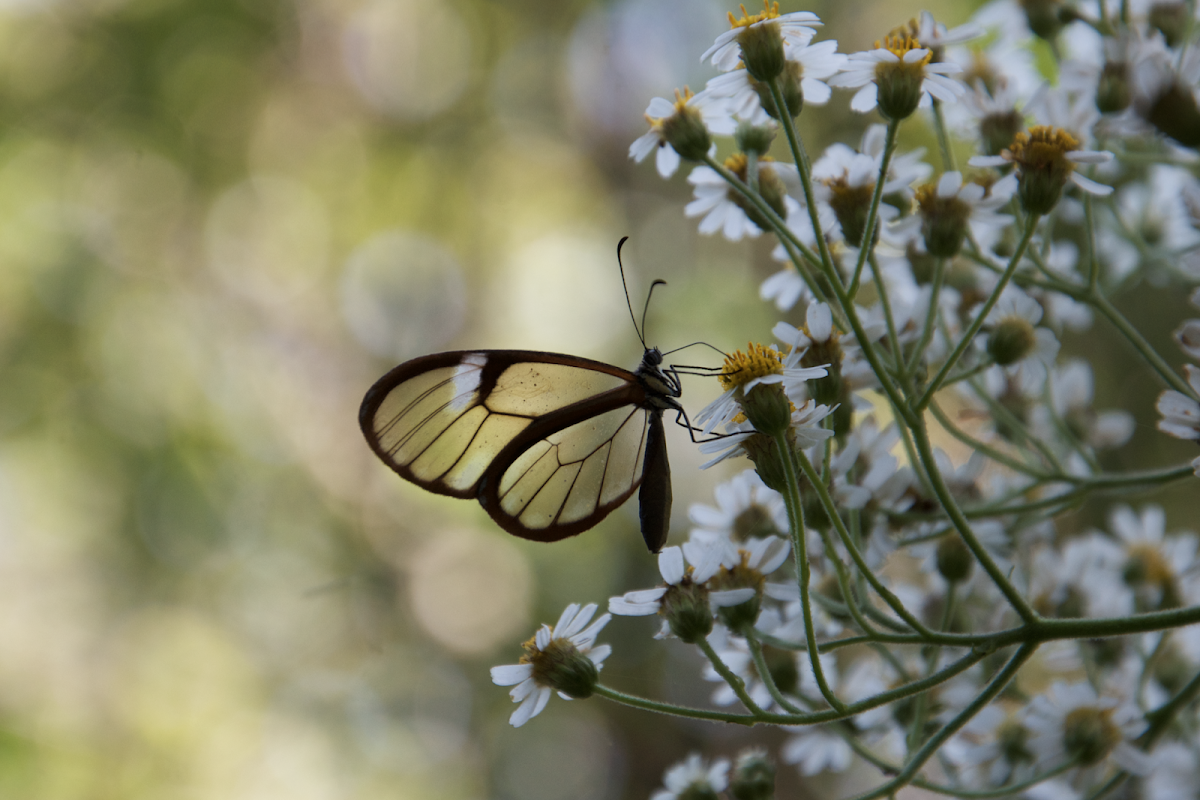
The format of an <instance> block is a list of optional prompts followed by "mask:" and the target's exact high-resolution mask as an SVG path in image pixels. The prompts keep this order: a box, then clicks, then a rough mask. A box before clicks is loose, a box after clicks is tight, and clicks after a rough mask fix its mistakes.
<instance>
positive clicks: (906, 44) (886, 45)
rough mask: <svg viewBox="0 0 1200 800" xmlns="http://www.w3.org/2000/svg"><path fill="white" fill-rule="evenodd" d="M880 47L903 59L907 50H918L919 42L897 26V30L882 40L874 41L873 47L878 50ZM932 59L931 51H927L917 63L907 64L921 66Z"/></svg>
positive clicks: (919, 47)
mask: <svg viewBox="0 0 1200 800" xmlns="http://www.w3.org/2000/svg"><path fill="white" fill-rule="evenodd" d="M881 48H882V49H884V50H888V51H890V52H891V53H892V54H893V55H895V56H896V57H897V58H899V59H900V60H904V55H905V53H907V52H909V51H910V50H920V49H921V43H920V42H918V41H917V40H916V38H915V37H913V36H910V35H909V34H908V32H907V31H905V30H904V29H903V28H898V29H897V30H895V31H892V32H891V33H889V34H888V35H887V36H885V37H883V41H882V42H879V41H876V42H875V49H876V50H879V49H881ZM932 59H933V53H932V52H929V53H926V54H925V57H924V58H923V59H921V60H920V61H919V62H918V63H917V64H912V65H909V66H922V67H923V66H925V65H926V64H928V63H929V62H930V60H932Z"/></svg>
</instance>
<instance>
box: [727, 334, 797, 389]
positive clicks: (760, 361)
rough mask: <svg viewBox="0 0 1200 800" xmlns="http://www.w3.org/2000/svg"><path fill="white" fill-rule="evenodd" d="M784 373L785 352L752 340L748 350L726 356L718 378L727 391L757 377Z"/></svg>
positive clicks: (737, 351)
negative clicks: (782, 352)
mask: <svg viewBox="0 0 1200 800" xmlns="http://www.w3.org/2000/svg"><path fill="white" fill-rule="evenodd" d="M782 374H783V354H781V353H780V352H779V351H778V350H773V349H771V348H770V347H767V346H766V345H761V344H755V343H754V342H751V343H750V344H748V345H747V351H746V352H745V353H743V352H742V351H741V350H736V351H734V353H733V354H732V355H729V356H726V357H725V367H724V369H722V370H721V374H720V375H718V376H717V378H718V379H719V380H720V382H721V388H722V389H724V390H725V391H729V390H730V389H735V388H737V387H738V386H745V385H746V384H747V383H750V381H752V380H754V379H756V378H762V377H765V376H767V375H782Z"/></svg>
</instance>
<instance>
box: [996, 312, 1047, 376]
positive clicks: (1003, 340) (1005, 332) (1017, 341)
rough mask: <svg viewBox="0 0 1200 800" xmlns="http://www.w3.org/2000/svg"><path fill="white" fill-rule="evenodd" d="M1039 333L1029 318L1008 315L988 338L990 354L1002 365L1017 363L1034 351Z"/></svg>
mask: <svg viewBox="0 0 1200 800" xmlns="http://www.w3.org/2000/svg"><path fill="white" fill-rule="evenodd" d="M1035 345H1037V335H1036V334H1035V333H1034V330H1033V326H1032V325H1031V324H1029V320H1027V319H1022V318H1021V317H1007V318H1005V319H1003V320H1001V321H1000V324H998V325H997V326H996V328H995V330H993V331H992V335H991V336H990V337H989V338H988V343H987V350H988V355H990V356H991V357H992V359H993V360H994V361H995V362H996V363H997V364H999V365H1000V366H1002V367H1007V366H1008V365H1009V364H1015V363H1017V362H1018V361H1020V360H1021V359H1022V358H1024V357H1025V356H1027V355H1029V354H1030V353H1031V352H1033V348H1034V346H1035Z"/></svg>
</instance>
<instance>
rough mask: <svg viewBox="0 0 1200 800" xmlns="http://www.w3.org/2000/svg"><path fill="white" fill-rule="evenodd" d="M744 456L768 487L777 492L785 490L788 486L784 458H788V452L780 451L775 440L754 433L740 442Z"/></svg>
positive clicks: (789, 455)
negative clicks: (744, 452)
mask: <svg viewBox="0 0 1200 800" xmlns="http://www.w3.org/2000/svg"><path fill="white" fill-rule="evenodd" d="M742 449H743V450H745V451H746V457H747V458H749V459H750V463H751V464H753V465H754V471H755V472H757V473H758V477H760V478H762V482H763V483H765V484H766V485H767V487H768V488H770V489H774V490H775V491H777V492H780V493H782V492H785V491H787V487H788V480H787V468H786V467H785V466H784V461H783V459H784V458H790V457H791V454H790V453H781V452H780V451H779V448H778V447H777V446H776V445H775V440H774V439H772V438H771V437H769V436H764V435H762V434H761V433H756V434H755V435H753V436H751V437H750V438H749V439H747V440H746V441H744V442H742Z"/></svg>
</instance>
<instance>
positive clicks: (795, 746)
mask: <svg viewBox="0 0 1200 800" xmlns="http://www.w3.org/2000/svg"><path fill="white" fill-rule="evenodd" d="M779 757H780V758H782V759H783V760H784V762H785V763H788V764H795V765H796V769H797V770H798V771H799V772H800V774H801V775H805V776H810V775H820V774H821V773H822V772H845V771H846V770H847V769H849V768H850V763H851V762H852V760H853V758H854V751H853V750H851V749H850V745H848V744H847V743H846V740H845V738H844V737H842V736H839V735H838V734H836V733H833V732H832V731H831V730H830V728H829V727H827V726H823V725H813V726H811V727H807V728H803V729H801V730H800V732H799V733H797V734H796V735H795V736H792V737H791V738H790V739H788V740H787V741H786V742H784V745H783V747H782V748H781V749H780V752H779Z"/></svg>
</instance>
